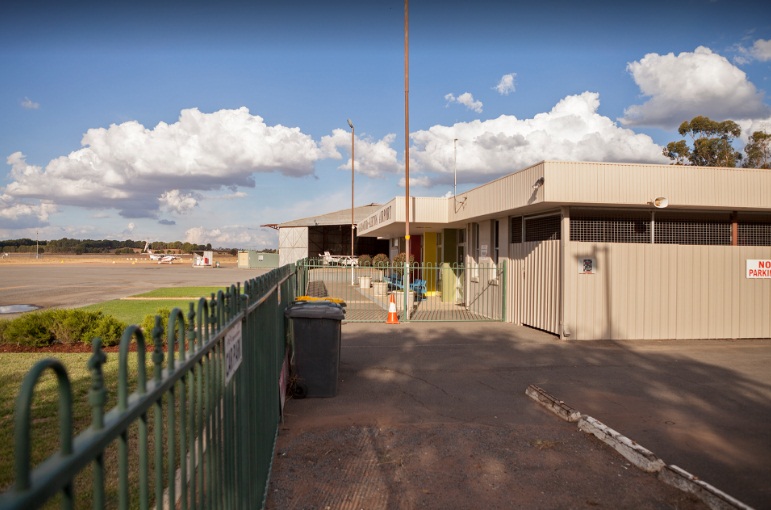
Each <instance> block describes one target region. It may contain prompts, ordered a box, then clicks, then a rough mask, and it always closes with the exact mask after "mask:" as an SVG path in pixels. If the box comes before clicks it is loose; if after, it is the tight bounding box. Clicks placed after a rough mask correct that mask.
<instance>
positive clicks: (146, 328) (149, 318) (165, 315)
mask: <svg viewBox="0 0 771 510" xmlns="http://www.w3.org/2000/svg"><path fill="white" fill-rule="evenodd" d="M170 314H171V310H170V309H169V308H159V309H158V310H156V311H155V313H152V314H149V315H146V316H145V318H144V320H143V321H142V324H141V325H140V327H141V328H142V334H143V335H144V336H145V342H146V343H147V345H155V340H154V339H153V328H155V316H156V315H160V317H161V328H163V329H162V330H161V344H163V343H164V340H165V338H166V330H167V329H168V328H169V315H170Z"/></svg>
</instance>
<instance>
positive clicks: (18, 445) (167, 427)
mask: <svg viewBox="0 0 771 510" xmlns="http://www.w3.org/2000/svg"><path fill="white" fill-rule="evenodd" d="M296 274H297V273H296V271H295V268H294V266H284V267H282V268H279V269H275V270H273V271H271V272H270V273H267V274H265V275H262V276H259V277H257V278H255V279H253V280H249V281H247V282H245V284H244V288H243V292H242V289H241V288H240V285H238V286H235V285H234V286H231V287H230V288H229V289H228V290H227V291H226V292H223V291H220V292H219V293H218V294H217V295H212V296H211V298H210V299H206V298H201V299H199V300H198V302H197V305H196V304H195V303H190V307H189V311H188V312H187V315H186V316H185V314H184V313H183V312H182V311H181V310H179V309H177V308H175V309H174V310H172V312H171V314H170V316H169V321H168V328H167V332H166V342H165V349H164V342H163V337H162V335H163V333H162V325H161V318H160V317H157V316H156V327H155V328H154V330H153V332H152V338H153V343H154V350H153V351H152V352H151V353H150V357H151V360H150V361H149V362H147V363H146V359H145V358H146V354H147V353H146V339H145V333H144V332H143V331H142V330H141V329H140V328H139V327H137V326H130V327H129V328H127V329H126V330H125V331H124V333H123V336H122V339H121V342H120V351H119V354H118V355H119V369H118V372H119V373H118V383H117V389H116V390H115V391H116V393H117V405H116V406H115V407H114V408H113V409H111V410H109V411H107V412H106V409H105V402H106V400H107V399H106V396H107V392H108V391H109V389H108V388H107V387H106V386H105V383H104V374H103V371H102V368H103V365H104V363H105V361H106V354H105V353H104V351H103V350H102V347H101V341H100V340H99V339H95V340H94V342H93V346H92V347H93V348H92V356H91V358H90V360H89V361H88V368H89V371H90V373H91V389H90V391H89V394H88V400H89V405H90V407H91V409H92V419H91V424H90V426H89V427H88V428H87V429H86V430H84V431H82V432H80V433H79V434H78V435H77V436H74V437H73V395H72V387H71V382H70V379H69V377H68V374H67V370H66V367H65V366H64V364H63V363H62V362H60V361H58V360H56V359H52V358H49V359H45V360H42V361H40V362H38V363H37V364H36V365H35V366H34V367H33V368H32V369H31V370H30V371H29V372H28V373H27V374H26V376H25V378H24V380H23V382H22V386H21V390H20V392H19V396H18V398H17V401H16V407H15V431H14V437H15V445H14V446H15V455H14V457H15V459H14V460H15V482H14V485H13V486H12V487H11V488H10V489H9V490H8V491H6V492H5V493H3V494H2V495H0V509H3V510H6V509H8V510H10V509H33V508H40V507H42V506H44V505H46V504H47V502H50V501H51V500H52V499H53V500H58V501H59V506H60V507H61V508H87V507H91V508H95V509H102V508H107V507H110V508H121V509H125V508H142V509H145V508H150V507H154V508H157V509H162V508H181V509H187V508H226V509H230V508H261V507H263V506H264V504H265V496H266V490H267V486H268V480H269V476H270V469H271V466H272V460H273V453H274V447H275V441H276V436H277V434H278V424H279V421H280V412H281V410H280V406H281V403H280V400H281V399H280V390H279V388H280V383H279V379H280V377H282V376H284V375H285V372H284V371H283V369H284V368H285V367H286V366H285V365H284V359H285V340H286V339H285V336H286V332H285V319H284V310H285V309H286V307H287V305H288V304H289V303H291V302H292V301H293V300H294V297H295V288H296V287H297V282H296V281H295V278H296ZM132 341H135V342H136V349H135V351H134V352H132V350H131V349H130V348H129V347H130V344H131V343H132ZM130 356H136V358H137V363H136V372H137V373H136V375H135V377H131V376H130V374H129V365H130V363H129V357H130ZM148 367H149V370H148ZM49 370H50V371H52V372H53V373H54V374H55V377H56V380H57V389H56V391H57V392H58V409H59V411H58V414H59V416H58V421H59V442H60V443H59V451H58V452H56V453H55V454H54V455H52V456H50V457H49V458H47V459H46V460H44V461H43V462H42V463H40V464H39V465H37V466H35V467H34V469H33V468H32V465H31V464H32V463H31V460H30V459H31V452H30V450H31V437H30V430H31V429H32V424H31V419H32V418H31V407H32V400H33V397H34V396H35V393H36V391H37V390H36V389H35V386H36V383H37V382H38V380H39V379H40V378H41V376H42V375H43V374H44V373H47V372H48V371H49ZM150 370H151V371H152V376H151V377H150V378H148V375H149V374H148V372H149V371H150ZM130 379H131V380H130ZM130 385H135V388H134V390H133V392H131V390H130ZM116 445H117V448H116V449H117V454H116V459H114V462H113V461H112V459H111V461H109V462H108V461H107V460H106V457H107V455H106V452H107V451H108V449H112V448H115V446H116ZM89 471H90V473H91V476H92V481H91V484H90V485H91V490H90V492H88V493H87V494H80V493H78V490H76V485H75V479H76V477H77V476H79V475H80V474H82V473H86V472H89ZM108 483H109V484H110V485H111V486H112V485H115V486H117V488H116V489H115V490H110V491H107V490H105V485H106V484H108ZM78 487H79V486H78Z"/></svg>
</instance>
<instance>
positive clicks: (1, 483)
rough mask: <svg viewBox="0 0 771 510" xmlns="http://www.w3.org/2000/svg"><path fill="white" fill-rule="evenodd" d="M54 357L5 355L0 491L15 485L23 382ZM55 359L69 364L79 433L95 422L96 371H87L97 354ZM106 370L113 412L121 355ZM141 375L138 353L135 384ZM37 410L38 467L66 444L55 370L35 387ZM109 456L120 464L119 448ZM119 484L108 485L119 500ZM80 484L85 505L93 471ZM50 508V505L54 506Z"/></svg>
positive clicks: (132, 372) (133, 362)
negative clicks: (93, 379) (93, 392)
mask: <svg viewBox="0 0 771 510" xmlns="http://www.w3.org/2000/svg"><path fill="white" fill-rule="evenodd" d="M48 357H52V355H51V354H48V353H40V354H30V353H24V354H21V353H19V354H9V353H2V354H0V381H2V384H0V491H5V490H6V489H8V488H10V486H11V485H12V483H13V481H14V479H15V473H14V455H15V452H14V444H15V441H14V408H15V405H16V397H17V394H18V392H19V387H20V386H21V381H22V380H23V378H24V376H25V375H26V373H27V372H28V371H29V370H30V368H32V366H33V365H34V364H35V363H37V362H38V361H39V360H41V359H44V358H48ZM54 357H56V358H57V359H58V360H59V361H61V362H62V363H63V364H64V366H65V367H66V370H67V375H68V378H69V380H70V382H71V384H72V396H73V413H72V417H73V428H74V434H75V435H77V434H78V433H80V432H81V431H83V430H85V429H86V428H88V426H89V425H90V423H91V408H90V406H89V398H88V393H89V389H90V386H91V374H90V373H89V371H88V369H87V363H88V359H89V358H90V357H91V354H88V353H83V354H64V353H57V354H56V355H55V356H54ZM103 370H104V384H105V387H106V388H107V389H108V391H107V403H106V406H105V409H106V410H109V409H111V408H112V407H114V406H115V404H116V388H117V380H118V355H117V353H108V354H107V362H106V363H105V365H104V366H103ZM148 370H150V371H151V367H150V366H148ZM136 374H137V358H136V356H130V357H129V380H130V381H132V383H131V385H132V386H135V384H136V382H135V381H136ZM31 409H32V414H31V418H32V420H31V421H32V425H31V428H30V442H31V444H30V451H31V459H30V460H31V462H32V465H33V466H34V465H36V464H39V463H40V462H41V461H43V460H45V459H46V458H47V457H49V456H50V455H51V454H53V453H55V452H56V451H57V450H58V448H59V446H60V443H59V425H58V419H59V412H58V391H57V387H56V380H55V377H54V376H53V372H52V371H51V370H47V371H46V372H45V373H44V375H43V377H42V378H41V379H39V381H38V383H37V385H36V387H35V396H34V398H33V401H32V406H31ZM132 437H135V433H132ZM151 437H152V436H151ZM134 440H135V439H134ZM134 444H136V443H134ZM106 457H107V458H108V459H109V460H110V462H111V463H112V464H114V462H115V459H116V451H115V447H114V446H111V447H110V448H108V451H107V452H106ZM113 470H114V468H113V469H111V472H112V471H113ZM115 483H116V482H115V480H114V479H111V480H109V481H108V485H107V487H106V489H107V494H108V498H109V499H114V497H115V495H116V490H117V487H115ZM134 483H135V482H134ZM75 485H76V494H78V496H79V498H80V501H79V504H78V508H83V506H82V504H83V503H87V501H89V500H90V499H91V489H90V487H91V480H90V469H87V470H86V471H85V472H84V473H82V474H80V475H78V477H77V478H76V482H75ZM47 507H50V505H48V506H47Z"/></svg>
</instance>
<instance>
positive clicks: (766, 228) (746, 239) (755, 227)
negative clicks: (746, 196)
mask: <svg viewBox="0 0 771 510" xmlns="http://www.w3.org/2000/svg"><path fill="white" fill-rule="evenodd" d="M738 244H739V246H771V222H769V223H739V240H738Z"/></svg>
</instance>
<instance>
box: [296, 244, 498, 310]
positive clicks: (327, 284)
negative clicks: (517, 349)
mask: <svg viewBox="0 0 771 510" xmlns="http://www.w3.org/2000/svg"><path fill="white" fill-rule="evenodd" d="M348 261H349V259H343V260H341V262H340V263H339V264H336V263H335V262H330V261H326V262H325V261H324V260H321V259H305V260H303V261H300V262H298V263H297V271H298V279H297V282H298V289H297V294H298V295H308V296H312V297H334V298H339V299H342V300H343V301H345V303H346V313H345V320H346V322H386V320H387V318H388V312H389V307H390V304H391V300H392V299H393V301H394V306H395V308H396V312H397V314H398V317H399V321H414V322H430V321H435V322H454V321H455V322H457V321H460V322H489V321H495V322H500V321H504V320H505V313H504V310H505V307H506V299H505V296H506V282H507V279H506V277H505V264H504V263H501V264H500V265H498V266H495V265H489V266H483V265H474V266H469V267H466V266H464V265H458V264H439V265H433V264H413V265H411V266H410V271H409V273H408V274H405V267H404V266H403V265H378V266H376V267H372V266H358V265H352V264H350V263H348V264H346V262H348ZM405 288H406V289H407V292H405V291H404V290H405Z"/></svg>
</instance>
